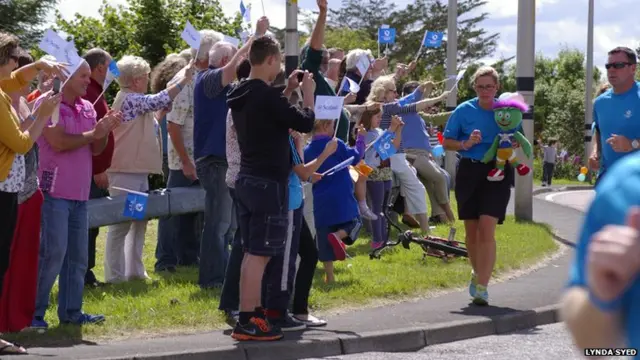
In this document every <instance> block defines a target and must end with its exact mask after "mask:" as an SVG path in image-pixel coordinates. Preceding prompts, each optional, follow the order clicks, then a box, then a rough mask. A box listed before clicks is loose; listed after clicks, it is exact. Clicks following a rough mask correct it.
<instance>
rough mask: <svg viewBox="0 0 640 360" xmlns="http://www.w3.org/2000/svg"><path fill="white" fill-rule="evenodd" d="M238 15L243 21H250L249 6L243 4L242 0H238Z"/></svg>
mask: <svg viewBox="0 0 640 360" xmlns="http://www.w3.org/2000/svg"><path fill="white" fill-rule="evenodd" d="M240 15H242V18H243V19H244V21H245V22H248V23H251V7H246V6H244V2H243V0H240Z"/></svg>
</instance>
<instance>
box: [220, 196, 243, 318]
mask: <svg viewBox="0 0 640 360" xmlns="http://www.w3.org/2000/svg"><path fill="white" fill-rule="evenodd" d="M229 194H230V195H231V199H232V201H233V204H234V206H233V207H234V209H233V214H232V216H233V217H234V218H235V219H236V221H235V222H236V223H237V219H238V212H237V211H236V205H235V204H236V201H237V200H236V194H235V189H233V188H229ZM242 259H244V250H243V248H242V237H241V236H240V228H238V227H236V229H235V233H234V238H233V244H231V255H230V256H229V263H228V264H227V272H226V274H225V277H224V285H223V286H222V294H221V295H220V305H219V306H218V309H219V310H222V311H237V310H238V309H239V305H240V269H241V268H242Z"/></svg>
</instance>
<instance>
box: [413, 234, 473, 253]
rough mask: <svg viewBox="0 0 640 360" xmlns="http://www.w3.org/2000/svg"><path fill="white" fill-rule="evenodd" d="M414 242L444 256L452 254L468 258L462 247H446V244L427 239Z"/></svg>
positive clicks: (465, 250)
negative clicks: (437, 251)
mask: <svg viewBox="0 0 640 360" xmlns="http://www.w3.org/2000/svg"><path fill="white" fill-rule="evenodd" d="M415 241H416V242H418V243H419V244H422V245H426V246H428V247H430V248H432V249H434V250H440V251H442V252H444V253H446V254H452V255H455V256H464V257H469V253H468V252H467V249H465V248H462V247H457V246H451V245H448V244H446V243H443V242H440V241H437V240H432V239H429V238H426V239H419V240H415Z"/></svg>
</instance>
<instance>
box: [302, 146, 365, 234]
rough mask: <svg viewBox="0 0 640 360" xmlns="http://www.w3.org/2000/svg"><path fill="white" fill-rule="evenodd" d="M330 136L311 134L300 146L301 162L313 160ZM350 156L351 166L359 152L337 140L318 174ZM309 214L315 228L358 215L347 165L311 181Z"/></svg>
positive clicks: (348, 219) (331, 224)
mask: <svg viewBox="0 0 640 360" xmlns="http://www.w3.org/2000/svg"><path fill="white" fill-rule="evenodd" d="M329 140H331V137H330V136H323V135H321V136H315V137H314V138H313V140H312V141H311V143H309V145H307V147H305V149H304V159H305V161H307V162H309V161H313V160H314V159H316V158H317V157H318V156H320V154H321V153H322V152H323V151H324V148H325V146H326V145H327V142H329ZM352 156H353V162H352V163H351V165H357V164H358V163H359V162H360V160H361V159H362V156H361V154H360V153H359V152H358V151H357V150H356V149H353V148H350V147H348V146H347V145H346V144H345V143H344V142H343V141H342V140H340V139H338V148H337V150H336V152H335V153H333V154H332V155H331V156H329V158H328V159H327V160H325V161H324V162H323V163H322V165H320V168H318V171H317V172H318V173H321V174H322V173H323V172H325V171H327V170H329V169H331V168H333V167H334V166H336V165H338V164H340V163H341V162H343V161H345V160H347V159H348V158H350V157H352ZM312 189H313V217H314V220H315V224H316V226H318V227H328V226H333V225H339V224H344V223H346V222H349V221H352V220H353V219H355V218H357V217H359V216H360V211H359V210H358V202H357V201H356V198H355V196H354V195H353V182H352V180H351V175H349V168H348V167H347V168H345V169H342V170H340V171H336V172H335V173H334V174H332V175H327V176H324V177H323V178H322V179H321V180H320V181H318V182H317V183H315V184H313V188H312Z"/></svg>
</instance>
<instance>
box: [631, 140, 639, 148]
mask: <svg viewBox="0 0 640 360" xmlns="http://www.w3.org/2000/svg"><path fill="white" fill-rule="evenodd" d="M631 147H632V148H634V149H638V148H640V141H638V139H635V140H633V141H632V142H631Z"/></svg>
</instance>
